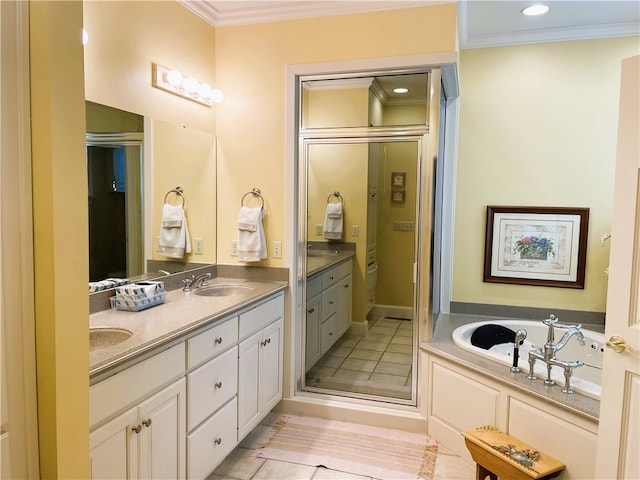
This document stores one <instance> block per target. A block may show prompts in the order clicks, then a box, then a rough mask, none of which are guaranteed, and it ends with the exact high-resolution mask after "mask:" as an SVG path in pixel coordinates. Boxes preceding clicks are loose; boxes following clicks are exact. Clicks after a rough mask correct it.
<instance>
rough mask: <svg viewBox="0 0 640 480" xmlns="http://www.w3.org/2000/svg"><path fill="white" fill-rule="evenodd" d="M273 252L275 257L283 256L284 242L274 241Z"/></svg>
mask: <svg viewBox="0 0 640 480" xmlns="http://www.w3.org/2000/svg"><path fill="white" fill-rule="evenodd" d="M271 252H272V254H271V256H272V257H273V258H282V242H273V243H272V244H271Z"/></svg>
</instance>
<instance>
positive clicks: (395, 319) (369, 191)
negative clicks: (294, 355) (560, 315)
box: [299, 69, 431, 405]
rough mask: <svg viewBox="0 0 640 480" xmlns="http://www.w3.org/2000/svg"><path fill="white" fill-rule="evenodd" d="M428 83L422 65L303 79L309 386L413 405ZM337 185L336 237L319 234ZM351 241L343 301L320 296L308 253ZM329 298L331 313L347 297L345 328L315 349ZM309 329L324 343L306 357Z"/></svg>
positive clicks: (326, 322)
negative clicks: (339, 219)
mask: <svg viewBox="0 0 640 480" xmlns="http://www.w3.org/2000/svg"><path fill="white" fill-rule="evenodd" d="M429 82H430V74H429V72H428V71H424V69H423V71H417V72H411V73H407V72H397V73H396V72H390V73H385V74H372V75H362V76H349V77H346V78H326V77H324V78H323V77H320V78H318V77H309V78H302V79H300V92H301V94H300V97H301V100H300V132H299V139H300V142H299V145H300V152H299V170H300V172H301V177H300V185H299V186H300V202H299V208H300V210H301V212H305V213H304V215H303V214H301V215H300V216H299V219H300V222H301V224H302V225H301V226H302V228H300V229H299V231H300V234H301V238H300V239H299V240H300V241H299V245H306V246H307V255H308V256H307V259H306V261H305V260H304V259H303V262H304V264H305V268H304V269H303V271H304V275H303V278H304V280H305V284H306V295H305V297H306V298H303V299H302V301H303V304H305V309H304V310H303V311H304V312H306V322H305V327H306V330H305V335H304V336H303V338H304V339H305V340H304V342H305V345H304V348H303V350H304V351H305V366H304V369H303V370H304V376H303V378H302V382H301V383H302V384H303V389H304V390H306V391H309V392H316V393H330V394H336V393H337V394H339V395H344V396H349V397H358V398H367V399H374V400H383V401H385V402H393V403H400V404H407V405H415V403H416V395H417V393H416V391H417V390H416V378H417V368H416V367H417V348H416V346H417V339H418V338H419V322H418V319H417V317H418V316H417V313H416V312H417V298H418V296H417V294H416V290H417V288H418V287H419V285H418V281H417V278H416V265H417V264H418V260H417V259H418V257H419V255H420V251H421V248H422V245H421V240H420V238H419V237H418V231H419V229H420V224H421V222H422V223H425V222H426V224H428V225H429V224H430V219H429V218H423V217H422V216H421V213H420V209H421V202H422V201H421V198H428V195H429V194H428V193H426V192H430V191H431V185H424V184H423V182H422V181H421V180H420V179H421V175H422V172H424V171H425V168H431V167H426V166H425V165H423V163H424V161H425V157H424V155H423V152H424V149H425V143H426V139H427V136H428V125H427V118H428V112H429V108H428V101H427V99H428V92H429V87H430V84H429ZM332 192H339V194H340V197H341V200H342V205H343V219H344V225H343V236H342V238H341V243H339V242H335V241H334V240H327V239H326V237H325V236H324V235H323V229H322V225H323V222H324V221H325V215H326V213H325V210H326V207H327V203H328V201H329V200H327V198H328V196H329V198H330V195H331V194H332ZM327 245H328V246H327ZM343 245H344V247H343ZM349 247H350V248H352V249H353V252H354V255H353V257H352V263H353V267H352V269H351V272H350V276H349V277H348V278H349V288H350V292H351V295H350V296H349V298H348V299H344V298H343V296H337V297H336V298H337V300H334V299H333V298H332V297H331V292H330V289H324V286H323V287H322V288H323V289H322V290H321V292H320V293H318V292H317V291H316V290H314V288H313V287H312V286H311V284H312V283H313V281H314V279H315V278H316V277H317V276H318V275H319V274H321V273H322V271H316V270H314V268H313V265H315V263H317V262H316V260H315V259H316V258H317V255H316V254H315V252H314V251H313V249H315V248H321V249H325V250H328V251H330V252H331V251H334V250H336V251H338V250H340V249H341V248H349ZM336 258H338V257H336ZM311 260H313V261H311ZM325 263H327V262H325ZM323 280H324V278H323ZM330 288H332V287H330ZM424 288H427V287H426V286H425V287H424ZM314 295H315V296H314ZM325 295H327V299H326V300H325ZM336 301H337V302H339V305H338V306H337V307H336V310H337V311H339V310H340V308H341V307H342V305H341V302H349V305H348V306H347V307H346V309H347V310H348V314H349V321H350V328H349V329H348V330H346V332H345V333H342V332H343V331H344V330H340V332H339V333H340V334H339V337H340V338H339V339H337V340H332V341H331V342H330V346H328V347H327V348H322V344H323V339H324V335H325V333H324V332H325V330H326V331H330V332H332V330H331V322H332V318H333V317H332V316H331V313H332V312H333V310H332V309H331V308H329V309H328V310H329V311H328V313H327V312H326V311H327V308H325V307H327V306H328V305H330V304H332V302H334V303H335V302H336ZM318 311H319V312H320V313H319V315H318V314H317V313H316V312H318ZM316 316H318V317H319V318H317V321H316ZM316 324H317V325H316ZM316 329H317V330H318V332H319V334H318V335H319V338H320V342H319V343H320V347H321V348H320V351H319V353H318V355H308V353H309V352H314V351H315V350H312V349H313V346H312V345H310V342H311V341H312V340H313V338H314V334H315V330H316ZM327 345H329V343H327Z"/></svg>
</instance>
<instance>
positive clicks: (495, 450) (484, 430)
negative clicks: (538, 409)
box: [462, 426, 565, 480]
mask: <svg viewBox="0 0 640 480" xmlns="http://www.w3.org/2000/svg"><path fill="white" fill-rule="evenodd" d="M462 436H463V437H464V442H465V443H466V444H467V448H468V449H469V452H470V453H471V457H472V458H473V461H474V462H476V480H484V479H485V478H486V477H487V475H488V476H489V478H490V479H491V480H498V477H500V478H501V479H504V480H531V479H533V478H540V479H548V478H553V477H556V476H558V475H559V474H560V472H561V471H562V470H564V468H565V465H564V464H563V463H561V462H559V461H558V460H556V459H555V458H552V457H550V456H548V455H546V454H544V453H542V452H540V451H538V450H536V449H535V448H533V447H531V446H530V445H527V444H526V443H524V442H521V441H520V440H518V439H516V438H513V437H512V436H510V435H507V434H506V433H503V432H501V431H499V430H497V429H496V428H494V427H491V426H486V427H479V428H476V429H474V430H468V431H466V432H462Z"/></svg>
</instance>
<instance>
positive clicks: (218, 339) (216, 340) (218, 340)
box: [214, 337, 222, 345]
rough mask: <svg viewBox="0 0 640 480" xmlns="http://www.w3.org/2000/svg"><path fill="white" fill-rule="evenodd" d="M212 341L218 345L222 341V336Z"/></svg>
mask: <svg viewBox="0 0 640 480" xmlns="http://www.w3.org/2000/svg"><path fill="white" fill-rule="evenodd" d="M214 343H215V344H216V345H220V344H221V343H222V337H218V338H216V339H215V340H214Z"/></svg>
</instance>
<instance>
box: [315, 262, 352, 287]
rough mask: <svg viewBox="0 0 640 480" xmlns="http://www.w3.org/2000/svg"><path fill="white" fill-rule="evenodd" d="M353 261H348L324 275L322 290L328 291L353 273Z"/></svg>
mask: <svg viewBox="0 0 640 480" xmlns="http://www.w3.org/2000/svg"><path fill="white" fill-rule="evenodd" d="M351 265H352V262H351V260H348V261H346V262H344V263H341V264H340V265H338V266H336V267H333V268H332V269H331V270H328V271H326V272H325V273H323V274H322V289H323V290H326V289H327V288H329V287H330V286H332V285H335V284H336V283H338V282H339V281H340V279H342V278H344V277H346V276H347V275H349V274H350V273H351Z"/></svg>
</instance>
